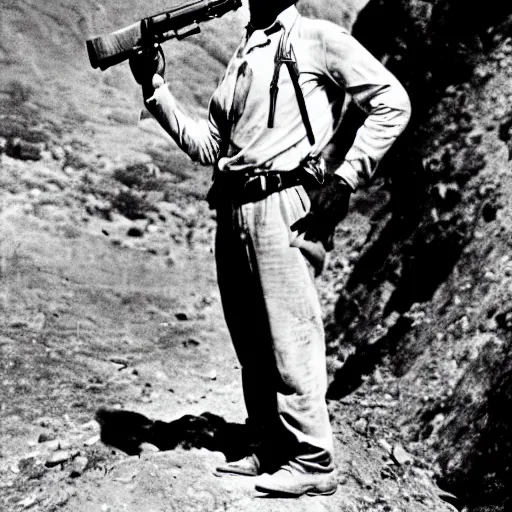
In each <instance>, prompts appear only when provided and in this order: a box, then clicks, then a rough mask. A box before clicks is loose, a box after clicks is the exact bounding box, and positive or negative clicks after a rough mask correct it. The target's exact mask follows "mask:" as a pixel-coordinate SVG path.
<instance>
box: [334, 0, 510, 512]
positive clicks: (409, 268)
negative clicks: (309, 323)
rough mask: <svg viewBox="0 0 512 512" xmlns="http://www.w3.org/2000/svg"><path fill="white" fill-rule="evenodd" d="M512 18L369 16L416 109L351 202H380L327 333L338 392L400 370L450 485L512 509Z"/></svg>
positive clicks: (478, 500) (416, 12) (420, 9)
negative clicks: (337, 361)
mask: <svg viewBox="0 0 512 512" xmlns="http://www.w3.org/2000/svg"><path fill="white" fill-rule="evenodd" d="M511 14H512V6H511V5H509V4H508V3H504V2H498V1H493V2H487V3H486V4H485V6H484V5H482V4H481V2H462V1H456V0H453V1H450V0H439V1H437V2H436V1H432V2H422V1H416V0H412V1H408V0H397V1H392V2H389V1H387V2H384V1H379V0H376V1H371V2H369V4H368V5H367V6H366V8H365V9H364V10H363V11H362V12H361V13H360V15H359V18H358V20H357V22H356V24H355V26H354V34H355V35H356V36H357V37H359V39H360V40H361V41H362V42H363V43H364V44H365V45H366V46H367V47H368V48H369V49H370V50H372V51H373V52H374V53H375V54H377V55H378V56H379V57H381V58H382V59H383V60H384V61H385V62H386V63H387V65H388V67H389V68H390V69H392V70H393V71H394V73H395V74H396V75H397V76H398V77H399V78H400V79H401V80H402V82H403V83H404V84H405V85H406V87H407V89H408V91H409V93H410V95H411V98H412V102H413V112H414V113H413V119H412V122H411V125H410V126H409V128H408V131H407V133H406V134H405V136H404V137H403V138H402V140H401V141H400V143H399V144H397V146H396V147H395V148H394V150H393V151H392V154H390V155H389V156H388V157H387V158H386V160H385V161H384V162H383V163H382V166H381V169H380V178H379V179H378V180H377V181H376V182H375V183H374V184H373V185H371V186H370V187H369V189H368V191H367V194H368V195H367V196H366V193H365V194H363V195H362V196H360V197H356V200H355V202H354V208H355V209H358V208H359V210H360V211H361V212H362V213H365V211H366V210H367V209H368V201H369V200H370V199H368V198H369V197H372V194H378V197H379V198H384V200H383V201H382V204H380V206H379V207H378V208H376V209H374V210H373V217H372V218H371V219H370V225H371V226H372V227H371V229H370V230H369V235H368V237H367V240H366V242H365V243H364V245H363V246H362V248H361V250H360V254H359V257H358V260H357V262H356V263H355V265H354V268H353V271H352V272H351V274H350V275H349V276H348V279H347V280H346V282H345V286H344V289H343V292H342V293H341V295H340V297H339V299H338V301H337V304H336V307H335V311H334V313H333V316H332V318H331V321H330V324H329V326H328V327H329V333H330V338H331V339H330V346H331V350H332V351H336V350H338V351H339V353H342V354H346V353H351V355H350V357H348V358H347V359H346V360H345V357H341V359H342V360H343V366H342V367H341V369H339V370H338V372H337V374H336V377H335V380H334V382H333V384H332V385H331V389H330V395H331V396H332V397H341V396H343V395H345V394H347V393H349V392H351V391H353V390H354V389H357V388H358V387H359V386H360V385H361V384H362V383H363V382H364V381H365V375H369V374H371V373H372V372H373V371H374V369H375V367H377V366H381V365H384V366H385V367H387V368H391V370H392V372H393V373H394V375H395V376H396V377H397V378H399V381H400V383H401V386H403V387H405V388H406V389H408V390H409V391H410V396H409V398H408V399H407V400H404V403H403V410H402V411H401V414H402V417H401V420H400V421H399V423H400V425H401V428H402V432H403V433H405V435H406V437H408V439H409V440H410V441H412V442H418V441H420V442H421V443H423V444H426V445H428V446H430V457H431V458H432V459H433V460H436V461H437V463H438V464H439V477H440V482H441V483H442V484H444V486H445V487H449V488H450V490H452V491H453V492H454V493H455V494H456V495H457V496H458V497H459V498H460V499H461V501H460V503H461V504H464V503H466V504H468V505H471V506H476V505H477V504H481V505H486V504H487V505H489V504H494V505H496V506H500V507H507V506H510V505H507V503H509V501H508V500H509V496H510V494H511V493H510V489H509V488H508V487H509V485H508V482H510V476H511V474H510V472H511V469H510V468H511V452H510V432H511V429H512V422H511V420H510V419H508V415H507V414H506V411H508V410H510V405H511V403H510V399H511V391H510V390H511V386H512V380H511V364H512V363H511V359H510V347H511V345H510V343H511V337H510V331H511V326H512V313H511V302H510V300H511V295H512V280H511V275H512V270H511V269H512V267H511V266H510V265H511V263H510V255H509V253H510V244H511V240H512V233H511V227H512V222H511V221H512V210H511V206H512V204H511V199H510V192H511V191H512V174H511V171H512V165H511V163H510V155H511V149H510V140H511V130H510V127H511V125H512V122H511V119H512V111H511V99H512V40H511V38H510V37H509V35H510V33H511V27H512V18H511ZM370 201H371V200H370ZM505 509H506V508H503V510H505ZM479 510H482V509H479ZM489 510H490V509H489ZM493 510H494V509H493ZM507 510H508V509H507Z"/></svg>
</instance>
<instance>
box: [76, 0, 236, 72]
mask: <svg viewBox="0 0 512 512" xmlns="http://www.w3.org/2000/svg"><path fill="white" fill-rule="evenodd" d="M241 5H242V2H241V0H197V1H194V2H191V3H188V4H184V5H182V6H180V7H177V8H176V9H173V10H171V11H167V12H163V13H160V14H156V15H155V16H150V17H149V18H144V19H143V20H141V21H138V22H137V23H134V24H133V25H129V26H128V27H124V28H122V29H121V30H117V31H116V32H112V33H111V34H108V35H106V36H100V37H95V38H92V39H89V40H87V41H86V45H87V53H88V54H89V61H90V63H91V66H92V67H93V68H94V69H96V68H100V69H101V70H102V71H104V70H105V69H107V68H109V67H111V66H114V65H116V64H120V63H121V62H123V61H125V60H126V59H128V58H129V57H130V55H131V53H132V52H133V51H137V50H139V49H141V48H143V47H148V46H151V45H154V44H156V43H158V44H159V43H162V42H164V41H167V40H169V39H172V38H177V39H183V38H184V37H187V36H189V35H192V34H197V33H198V32H199V31H200V30H199V23H201V22H203V21H208V20H211V19H213V18H219V17H220V16H222V15H224V14H226V13H227V12H229V11H232V10H236V9H238V8H239V7H240V6H241Z"/></svg>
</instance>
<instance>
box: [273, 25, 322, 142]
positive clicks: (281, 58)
mask: <svg viewBox="0 0 512 512" xmlns="http://www.w3.org/2000/svg"><path fill="white" fill-rule="evenodd" d="M287 43H288V37H287V35H286V34H285V33H283V34H282V36H281V39H280V40H279V45H278V47H277V51H276V57H275V62H274V75H273V76H272V81H271V82H270V106H269V112H268V123H267V126H268V127H269V128H273V127H274V118H275V114H276V102H277V94H278V92H279V86H278V82H279V72H280V70H281V66H282V65H283V64H285V65H286V68H287V69H288V73H289V74H290V79H291V81H292V84H293V89H294V91H295V96H296V98H297V104H298V106H299V111H300V115H301V117H302V122H303V123H304V128H305V129H306V134H307V136H308V140H309V143H310V144H311V145H312V146H313V145H314V144H315V134H314V133H313V128H312V126H311V121H310V120H309V115H308V109H307V107H306V101H305V100H304V95H303V94H302V89H301V88H300V84H299V68H298V66H297V60H296V59H295V52H294V51H293V47H292V45H291V44H290V49H289V50H288V51H286V50H285V48H286V46H287Z"/></svg>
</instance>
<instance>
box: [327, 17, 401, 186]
mask: <svg viewBox="0 0 512 512" xmlns="http://www.w3.org/2000/svg"><path fill="white" fill-rule="evenodd" d="M324 51H325V66H326V73H327V75H328V76H329V77H330V78H331V80H333V81H334V82H335V83H336V84H337V85H339V86H340V87H342V88H343V89H344V90H345V91H346V92H347V93H348V94H349V95H350V96H351V97H352V99H353V100H354V102H355V103H356V104H357V105H358V106H359V107H360V108H361V109H362V110H363V111H364V112H365V113H366V114H367V118H366V120H365V122H364V124H363V125H362V126H361V127H360V128H359V130H358V131H357V134H356V137H355V140H354V143H353V145H352V147H351V148H350V149H349V151H348V152H347V155H346V157H345V161H344V162H343V164H342V165H341V167H340V168H339V169H337V170H336V174H338V175H340V176H341V177H342V178H343V179H345V181H347V182H348V183H349V185H350V186H351V187H352V188H354V189H355V188H357V186H358V185H359V184H360V183H361V182H362V181H366V180H368V179H370V178H371V177H372V176H373V174H374V172H375V169H376V167H377V165H378V163H379V161H380V160H381V159H382V157H383V156H384V155H385V153H386V152H387V151H388V150H389V148H390V147H391V146H392V144H393V142H394V141H395V140H396V139H397V137H398V136H399V135H400V134H401V133H402V132H403V130H404V129H405V127H406V125H407V123H408V121H409V118H410V115H411V105H410V101H409V97H408V95H407V93H406V91H405V89H404V88H403V86H402V85H401V84H400V82H399V81H398V80H397V79H396V78H395V77H394V76H393V75H392V74H391V73H390V72H389V71H388V70H387V69H386V68H385V67H384V66H383V64H382V63H381V62H380V61H378V60H377V59H376V58H375V57H374V56H373V55H372V54H371V53H370V52H368V50H366V49H365V48H364V47H363V46H362V45H361V44H360V43H359V42H358V41H357V40H356V39H355V38H354V37H353V36H351V35H350V34H348V33H346V32H345V31H344V30H343V29H341V28H340V27H338V26H336V25H334V24H329V25H328V29H327V30H326V31H325V33H324Z"/></svg>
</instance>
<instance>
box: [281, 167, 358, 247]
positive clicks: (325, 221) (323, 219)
mask: <svg viewBox="0 0 512 512" xmlns="http://www.w3.org/2000/svg"><path fill="white" fill-rule="evenodd" d="M352 192H353V190H352V187H351V186H350V185H349V184H348V183H347V182H346V181H345V180H344V179H343V178H341V177H339V176H337V175H331V174H326V175H325V183H324V185H323V187H321V188H320V189H318V190H317V191H316V193H315V196H313V197H312V198H311V211H310V212H309V213H308V214H307V215H306V216H305V217H303V218H302V219H299V220H298V221H297V222H295V223H294V224H292V226H291V230H292V231H297V232H298V233H299V234H301V233H304V239H305V240H311V241H312V242H321V243H322V244H323V246H324V248H325V250H326V251H330V250H332V248H333V247H334V244H333V238H334V230H335V229H336V226H337V225H338V224H339V223H340V222H341V221H342V220H343V219H344V218H345V217H346V215H347V212H348V206H349V202H350V196H351V194H352Z"/></svg>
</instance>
